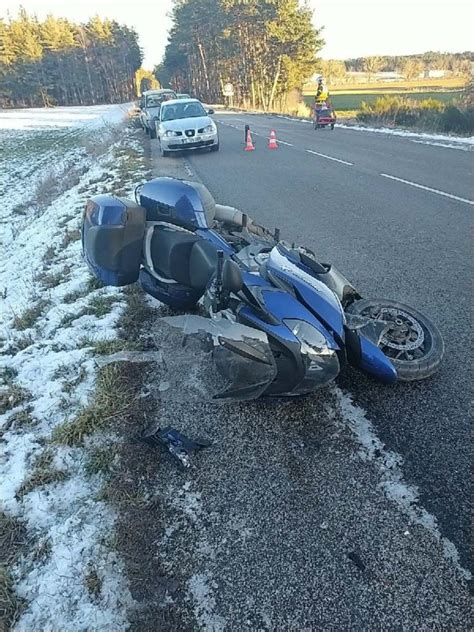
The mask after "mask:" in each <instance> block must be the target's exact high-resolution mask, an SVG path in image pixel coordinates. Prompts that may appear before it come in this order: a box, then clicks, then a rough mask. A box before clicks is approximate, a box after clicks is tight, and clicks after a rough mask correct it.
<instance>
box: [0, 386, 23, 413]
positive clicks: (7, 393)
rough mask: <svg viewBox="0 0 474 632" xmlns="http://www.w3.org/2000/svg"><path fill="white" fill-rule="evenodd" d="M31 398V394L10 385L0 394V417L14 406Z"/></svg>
mask: <svg viewBox="0 0 474 632" xmlns="http://www.w3.org/2000/svg"><path fill="white" fill-rule="evenodd" d="M30 398H31V393H30V392H29V391H27V390H26V388H22V387H21V386H18V385H17V384H10V385H8V386H7V388H6V390H4V391H2V392H0V415H3V414H5V413H6V412H7V411H8V410H12V408H15V407H16V406H19V405H20V404H23V403H24V402H26V401H27V400H28V399H30Z"/></svg>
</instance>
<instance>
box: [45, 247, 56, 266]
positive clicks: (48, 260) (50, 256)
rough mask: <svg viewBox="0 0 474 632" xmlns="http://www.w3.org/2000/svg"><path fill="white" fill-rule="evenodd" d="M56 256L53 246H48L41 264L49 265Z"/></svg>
mask: <svg viewBox="0 0 474 632" xmlns="http://www.w3.org/2000/svg"><path fill="white" fill-rule="evenodd" d="M55 256H56V249H55V248H54V247H53V246H48V247H47V248H46V251H45V253H44V255H43V262H44V263H46V264H50V263H51V262H52V261H53V259H54V257H55Z"/></svg>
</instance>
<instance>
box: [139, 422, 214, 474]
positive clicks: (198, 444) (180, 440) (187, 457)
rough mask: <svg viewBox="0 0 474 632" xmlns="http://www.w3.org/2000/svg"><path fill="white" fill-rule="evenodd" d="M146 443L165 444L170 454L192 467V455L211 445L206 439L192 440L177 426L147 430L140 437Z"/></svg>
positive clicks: (184, 465)
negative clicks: (177, 428)
mask: <svg viewBox="0 0 474 632" xmlns="http://www.w3.org/2000/svg"><path fill="white" fill-rule="evenodd" d="M140 440H141V441H143V442H144V443H146V444H148V445H150V446H152V447H155V446H158V445H164V446H166V447H167V448H168V450H169V452H170V454H171V455H172V456H173V457H174V458H175V459H177V460H178V461H179V462H180V463H181V465H182V466H183V467H190V465H191V456H192V455H193V454H194V452H196V451H197V450H201V449H202V448H208V447H209V446H210V445H211V442H210V441H207V440H206V439H196V440H194V441H193V440H192V439H189V438H188V437H186V436H185V435H183V434H182V433H181V432H179V431H178V430H176V429H175V428H171V427H169V426H168V427H166V428H158V429H157V430H153V431H152V432H148V433H147V432H146V433H145V434H143V435H142V436H141V437H140Z"/></svg>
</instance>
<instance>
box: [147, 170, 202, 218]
mask: <svg viewBox="0 0 474 632" xmlns="http://www.w3.org/2000/svg"><path fill="white" fill-rule="evenodd" d="M139 198H140V206H143V208H145V209H146V212H147V220H148V221H167V222H176V223H178V224H180V225H183V226H186V228H189V229H191V230H195V229H196V228H208V222H207V218H206V213H205V210H204V207H203V204H202V200H201V196H200V195H199V193H198V192H197V191H196V189H194V188H193V187H192V186H190V185H189V184H188V183H187V182H183V181H182V180H177V179H175V178H169V177H165V176H162V177H159V178H155V179H154V180H150V181H149V182H145V184H143V185H142V186H141V187H140V189H139Z"/></svg>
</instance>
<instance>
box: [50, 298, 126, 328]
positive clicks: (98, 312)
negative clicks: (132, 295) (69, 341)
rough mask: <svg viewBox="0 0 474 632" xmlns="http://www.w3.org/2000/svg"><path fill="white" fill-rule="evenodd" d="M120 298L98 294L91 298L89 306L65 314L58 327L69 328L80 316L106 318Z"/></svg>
mask: <svg viewBox="0 0 474 632" xmlns="http://www.w3.org/2000/svg"><path fill="white" fill-rule="evenodd" d="M119 300H120V298H119V297H118V296H116V295H111V296H110V295H106V294H99V295H98V296H93V297H92V298H91V300H90V301H89V304H88V305H86V306H85V307H83V308H82V309H80V310H79V311H78V312H77V313H75V314H66V316H64V317H63V318H62V319H61V323H60V326H61V327H69V326H70V325H71V323H72V322H73V321H75V320H76V319H77V318H81V316H96V318H103V317H104V316H106V315H107V314H108V313H109V312H110V310H111V309H112V307H113V306H114V304H115V303H117V302H118V301H119Z"/></svg>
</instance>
